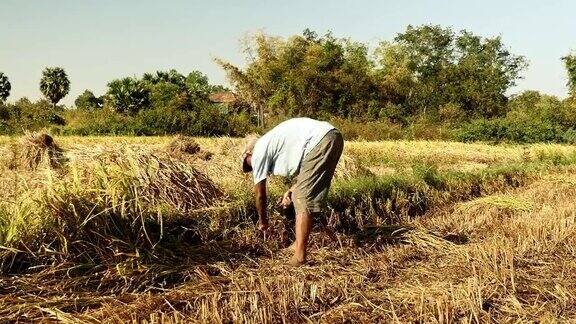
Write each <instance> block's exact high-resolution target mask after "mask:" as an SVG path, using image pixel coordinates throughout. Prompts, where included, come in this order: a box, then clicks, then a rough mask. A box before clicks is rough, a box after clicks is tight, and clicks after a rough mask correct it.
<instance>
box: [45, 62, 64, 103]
mask: <svg viewBox="0 0 576 324" xmlns="http://www.w3.org/2000/svg"><path fill="white" fill-rule="evenodd" d="M40 91H41V92H42V94H43V95H44V97H46V99H48V100H49V101H50V102H51V103H52V106H53V107H56V104H57V103H58V102H59V101H60V100H61V99H62V98H64V97H65V96H66V95H67V94H68V92H69V91H70V80H68V76H67V75H66V72H65V71H64V69H62V68H60V67H54V68H46V69H44V71H43V72H42V78H41V79H40Z"/></svg>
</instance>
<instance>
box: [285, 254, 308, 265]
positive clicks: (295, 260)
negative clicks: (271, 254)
mask: <svg viewBox="0 0 576 324" xmlns="http://www.w3.org/2000/svg"><path fill="white" fill-rule="evenodd" d="M304 263H306V260H305V259H299V258H297V257H295V256H293V257H292V258H291V259H290V262H288V264H289V265H291V266H293V267H299V266H301V265H303V264H304Z"/></svg>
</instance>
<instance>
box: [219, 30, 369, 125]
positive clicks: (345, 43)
mask: <svg viewBox="0 0 576 324" xmlns="http://www.w3.org/2000/svg"><path fill="white" fill-rule="evenodd" d="M245 52H246V57H247V61H248V62H247V67H246V68H245V69H240V68H238V67H235V66H233V65H232V64H230V63H227V62H224V61H222V60H217V63H218V64H219V65H220V66H221V67H222V68H223V69H224V70H225V71H226V73H227V75H228V78H229V79H230V81H231V83H232V84H233V86H234V88H235V92H236V93H237V94H238V95H239V96H240V98H241V99H242V100H243V101H245V102H247V103H249V104H250V105H251V106H252V107H254V108H256V110H257V111H258V115H259V119H260V120H262V119H263V116H264V115H265V114H267V115H274V116H280V117H282V116H297V115H300V116H327V115H341V116H346V117H354V116H359V115H364V114H365V112H366V111H367V110H368V107H369V105H370V102H371V101H372V100H373V97H374V96H377V93H376V92H375V91H373V90H374V88H375V87H374V84H373V82H372V78H371V76H370V72H371V69H372V61H371V60H370V59H369V57H368V50H367V47H366V46H365V45H364V44H361V43H357V42H352V41H350V40H347V39H337V38H335V37H333V36H332V35H331V34H327V35H325V36H323V37H318V36H317V35H316V33H314V32H311V31H310V30H305V31H304V34H303V35H302V36H300V35H298V36H293V37H290V38H288V39H282V38H279V37H273V36H268V35H264V34H256V35H254V36H253V37H252V38H250V39H249V40H248V41H247V43H246V44H245Z"/></svg>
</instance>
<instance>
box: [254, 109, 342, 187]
mask: <svg viewBox="0 0 576 324" xmlns="http://www.w3.org/2000/svg"><path fill="white" fill-rule="evenodd" d="M332 129H334V126H332V125H330V123H328V122H323V121H319V120H314V119H311V118H293V119H289V120H287V121H285V122H282V123H280V124H278V125H277V126H276V127H274V128H272V129H271V130H270V131H269V132H268V133H266V134H264V135H263V136H262V137H260V138H259V139H258V141H257V142H256V145H255V146H254V150H253V151H252V170H253V171H252V172H253V175H254V183H258V182H260V181H262V180H264V179H266V178H267V177H268V175H270V174H274V175H280V176H291V175H293V174H294V173H296V172H297V171H298V169H299V168H300V162H301V161H302V159H303V158H304V157H305V156H306V154H308V152H310V151H311V150H312V149H313V148H314V146H316V144H318V143H319V142H320V140H322V138H323V137H324V135H326V133H328V132H329V131H331V130H332Z"/></svg>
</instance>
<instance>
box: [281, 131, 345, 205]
mask: <svg viewBox="0 0 576 324" xmlns="http://www.w3.org/2000/svg"><path fill="white" fill-rule="evenodd" d="M343 148H344V140H343V138H342V134H341V133H340V131H339V130H337V129H333V130H331V131H329V132H328V133H326V135H324V137H323V138H322V140H320V142H319V143H318V144H317V145H316V146H315V147H314V148H313V149H312V150H311V151H310V152H309V153H308V154H307V155H306V156H305V157H304V159H303V160H302V163H301V164H300V172H299V173H298V176H297V177H296V185H295V187H294V189H293V191H292V201H293V202H294V209H295V210H296V214H301V213H303V212H304V211H308V212H309V213H318V212H320V211H322V208H324V206H325V204H326V198H327V197H328V191H329V190H330V184H331V182H332V178H333V177H334V171H335V170H336V165H337V164H338V160H340V156H341V155H342V149H343Z"/></svg>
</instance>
